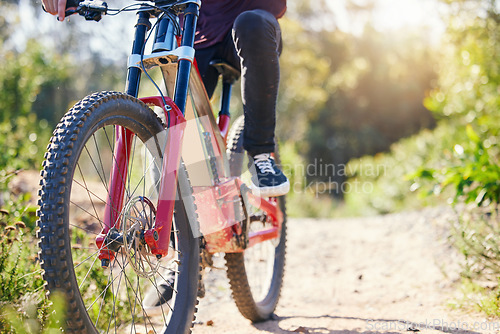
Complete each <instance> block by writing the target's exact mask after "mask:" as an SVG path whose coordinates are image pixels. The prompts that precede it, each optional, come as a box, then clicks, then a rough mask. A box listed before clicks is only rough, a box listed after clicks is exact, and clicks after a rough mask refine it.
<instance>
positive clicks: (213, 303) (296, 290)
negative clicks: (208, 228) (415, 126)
mask: <svg viewBox="0 0 500 334" xmlns="http://www.w3.org/2000/svg"><path fill="white" fill-rule="evenodd" d="M449 219H452V213H451V212H450V211H449V210H447V209H443V208H440V209H428V210H425V211H421V212H410V213H402V214H393V215H387V216H378V217H371V218H359V219H336V220H313V219H292V220H290V221H289V237H288V252H287V265H286V274H285V279H284V288H283V290H282V297H281V300H280V303H279V306H278V308H277V310H276V315H275V317H274V319H273V320H270V321H267V322H264V323H259V324H251V323H250V322H249V321H248V320H246V319H244V318H243V317H242V316H241V315H240V314H239V313H238V310H237V308H236V306H235V305H234V303H233V301H232V300H231V298H230V290H229V285H228V283H227V279H226V278H225V272H224V270H222V269H220V270H213V271H212V272H210V273H208V274H207V275H206V280H205V281H206V288H207V296H206V297H205V298H204V299H202V301H201V303H200V310H199V312H198V316H197V322H196V324H195V326H194V330H193V333H195V334H201V333H325V334H326V333H405V332H406V333H408V332H417V331H418V332H420V333H494V332H498V331H497V330H496V329H498V328H499V327H500V323H499V322H495V321H494V320H487V319H485V318H484V317H483V316H481V315H479V314H465V313H462V312H459V311H456V310H453V309H452V308H451V307H450V306H449V303H450V301H451V300H452V299H453V297H454V294H456V292H457V284H456V283H457V282H458V280H459V275H458V272H459V266H458V261H459V260H460V257H459V256H458V255H457V254H456V253H455V251H454V250H453V249H452V248H451V247H449V246H448V243H447V242H446V238H447V232H446V220H449ZM216 262H217V261H216ZM220 263H221V264H220V265H221V266H223V264H224V262H223V260H222V259H221V261H220Z"/></svg>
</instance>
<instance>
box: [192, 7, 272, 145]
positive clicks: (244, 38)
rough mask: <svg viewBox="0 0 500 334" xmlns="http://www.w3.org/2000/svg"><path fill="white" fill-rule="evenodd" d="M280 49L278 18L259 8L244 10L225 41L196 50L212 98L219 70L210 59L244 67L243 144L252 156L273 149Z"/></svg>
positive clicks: (242, 86)
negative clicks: (210, 64) (211, 64)
mask: <svg viewBox="0 0 500 334" xmlns="http://www.w3.org/2000/svg"><path fill="white" fill-rule="evenodd" d="M280 52H281V30H280V26H279V24H278V21H277V20H276V18H275V17H274V16H273V15H272V14H271V13H269V12H266V11H264V10H260V9H256V10H251V11H246V12H243V13H241V14H240V15H239V16H238V17H237V18H236V20H235V21H234V25H233V29H232V31H231V32H230V33H229V34H228V35H227V36H226V38H225V39H224V41H223V42H221V43H218V44H216V45H213V46H210V47H208V48H204V49H197V50H196V61H197V63H198V69H199V71H200V74H201V77H202V79H203V83H204V84H205V88H206V89H207V93H208V96H209V97H211V96H212V94H213V92H214V90H215V87H216V85H217V79H218V72H217V70H216V69H215V68H213V67H211V66H209V63H210V61H211V60H214V59H224V60H225V61H227V62H228V63H229V64H231V65H232V66H234V67H236V68H238V69H241V96H242V100H243V112H244V114H245V130H244V134H243V147H244V148H245V149H246V150H247V152H248V153H250V154H251V155H256V154H260V153H268V152H274V146H275V142H274V130H275V127H276V100H277V97H278V86H279V76H280V74H279V54H280Z"/></svg>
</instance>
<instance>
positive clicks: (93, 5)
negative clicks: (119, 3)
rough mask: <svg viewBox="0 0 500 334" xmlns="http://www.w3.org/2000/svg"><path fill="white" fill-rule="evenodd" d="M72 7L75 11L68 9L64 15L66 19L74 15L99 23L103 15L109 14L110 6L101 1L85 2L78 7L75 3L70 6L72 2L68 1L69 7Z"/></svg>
mask: <svg viewBox="0 0 500 334" xmlns="http://www.w3.org/2000/svg"><path fill="white" fill-rule="evenodd" d="M70 6H71V7H72V8H75V9H67V10H66V11H65V14H64V15H65V16H66V17H68V16H70V15H73V14H80V15H81V16H83V17H84V18H85V20H87V21H96V22H99V21H100V20H101V18H102V15H103V14H106V13H107V12H108V4H107V3H106V2H104V1H99V0H85V1H82V2H80V3H78V5H77V6H74V3H72V4H70V1H68V5H67V7H70Z"/></svg>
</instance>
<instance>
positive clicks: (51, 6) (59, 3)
mask: <svg viewBox="0 0 500 334" xmlns="http://www.w3.org/2000/svg"><path fill="white" fill-rule="evenodd" d="M42 4H43V7H44V8H45V10H46V11H47V13H50V14H52V15H57V16H58V18H59V21H64V12H65V11H66V0H42Z"/></svg>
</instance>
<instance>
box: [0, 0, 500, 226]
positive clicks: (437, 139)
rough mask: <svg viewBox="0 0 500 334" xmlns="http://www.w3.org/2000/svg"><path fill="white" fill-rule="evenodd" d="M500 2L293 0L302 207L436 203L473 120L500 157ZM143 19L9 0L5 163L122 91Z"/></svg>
mask: <svg viewBox="0 0 500 334" xmlns="http://www.w3.org/2000/svg"><path fill="white" fill-rule="evenodd" d="M125 4H126V2H125V1H122V0H117V1H112V2H110V6H111V7H121V6H123V5H125ZM499 7H500V6H499V4H498V3H497V2H496V1H495V0H457V1H450V0H404V1H401V0H316V1H309V0H300V1H299V0H289V1H288V10H287V13H286V15H285V17H284V18H283V19H281V20H280V23H281V26H282V31H283V40H284V51H283V54H282V56H281V77H282V80H281V87H280V98H279V103H278V134H279V137H280V141H281V151H282V160H283V165H284V168H285V170H286V172H287V173H288V174H289V175H290V178H291V181H292V188H293V192H292V193H291V194H290V201H291V202H292V205H290V211H291V212H290V213H291V214H292V215H294V216H323V217H325V216H326V217H331V216H338V215H364V214H373V213H387V212H393V211H397V210H401V209H405V208H418V207H422V206H425V205H428V204H430V203H436V200H435V198H432V199H429V198H428V197H425V196H421V194H422V193H429V192H433V193H440V192H441V189H440V187H441V186H442V181H443V180H442V179H440V175H441V176H442V175H444V174H446V172H444V173H441V171H442V168H443V167H446V166H447V165H448V166H451V164H452V163H453V161H452V160H453V159H458V160H460V159H464V158H465V156H466V155H467V154H468V152H472V151H471V150H474V148H473V147H470V148H469V146H470V145H469V144H470V140H469V137H467V131H465V130H466V125H467V124H470V125H472V128H471V130H474V131H475V132H477V133H478V134H479V136H480V140H481V143H482V141H485V143H484V144H485V145H486V146H487V148H488V149H489V150H490V151H491V156H492V157H496V155H497V153H498V152H497V149H496V147H497V146H496V145H497V140H496V134H497V132H498V125H497V124H498V122H496V118H497V117H498V116H497V110H498V105H499V102H498V95H499V91H498V86H499V69H498V67H499V59H500V57H499V43H498V41H499V28H498V24H499V14H498V13H499ZM134 19H135V17H134V14H127V13H124V14H121V15H120V16H118V17H116V18H112V17H104V19H103V20H102V21H101V22H99V23H95V22H85V21H84V20H83V19H82V18H81V17H76V16H75V17H71V18H70V19H69V20H68V21H67V22H65V23H60V22H57V21H56V19H55V18H54V17H53V16H50V15H47V14H45V13H44V12H43V11H42V10H41V4H40V1H34V0H2V2H1V3H0V117H1V118H0V131H1V135H0V147H2V150H1V152H0V165H1V168H2V169H3V170H4V172H6V173H8V171H11V170H17V169H19V168H24V169H40V164H41V160H42V156H43V151H44V148H45V146H46V143H47V142H48V138H49V135H50V132H51V131H52V129H53V128H54V127H55V125H56V124H57V122H58V120H59V119H60V118H61V116H62V115H63V114H64V112H65V111H66V110H67V109H68V108H69V107H71V105H72V104H73V103H75V102H76V101H77V100H79V99H80V98H82V97H84V96H85V95H87V94H89V93H91V92H95V91H99V90H103V89H106V90H110V89H114V90H123V86H124V81H125V80H124V77H125V71H124V68H125V65H126V57H127V55H128V52H129V48H130V45H131V39H132V30H131V28H132V26H133V21H134ZM235 91H236V92H237V91H238V89H235ZM143 93H144V92H143ZM153 93H154V92H153ZM238 99H239V94H238V93H236V94H235V96H234V98H233V100H234V101H233V103H232V107H233V110H234V111H233V112H234V114H238V113H240V112H241V108H240V101H239V100H238ZM213 103H214V106H217V96H216V97H215V98H214V101H213ZM216 108H217V107H216ZM474 131H473V132H474ZM456 145H459V146H460V147H461V148H462V150H460V148H459V149H458V150H459V151H458V152H457V151H456V150H455V148H456ZM468 145H469V146H468ZM459 153H461V154H462V157H460V156H459V155H460V154H459ZM471 154H473V152H472V153H471ZM458 160H457V161H458ZM443 177H444V176H443ZM455 181H456V180H455ZM448 183H453V182H452V181H449V182H448ZM429 184H430V185H429ZM426 185H429V186H427V187H426ZM453 194H454V193H453ZM453 194H452V195H453ZM444 200H445V199H444ZM295 204H297V205H295Z"/></svg>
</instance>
